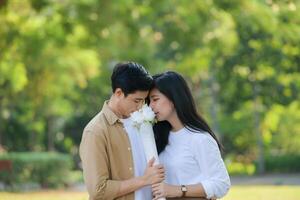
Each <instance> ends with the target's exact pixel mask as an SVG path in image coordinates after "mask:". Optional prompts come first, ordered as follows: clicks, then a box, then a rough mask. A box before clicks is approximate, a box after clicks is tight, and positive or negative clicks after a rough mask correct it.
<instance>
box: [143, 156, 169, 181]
mask: <svg viewBox="0 0 300 200" xmlns="http://www.w3.org/2000/svg"><path fill="white" fill-rule="evenodd" d="M154 161H155V158H152V159H151V160H150V161H149V162H148V164H147V168H146V170H145V172H144V175H143V180H144V181H145V183H146V185H153V184H155V183H160V182H162V181H163V180H164V178H165V170H164V167H163V165H155V166H153V164H154Z"/></svg>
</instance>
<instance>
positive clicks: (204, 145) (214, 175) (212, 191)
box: [152, 136, 230, 199]
mask: <svg viewBox="0 0 300 200" xmlns="http://www.w3.org/2000/svg"><path fill="white" fill-rule="evenodd" d="M199 139H200V140H199ZM193 141H194V142H195V144H193V145H192V146H193V147H194V149H193V152H194V155H195V159H196V160H197V162H198V164H199V166H200V168H201V171H203V174H204V175H205V179H204V180H203V181H202V182H201V183H199V184H195V185H186V187H187V192H186V197H205V198H207V199H211V198H213V199H215V198H221V197H223V196H224V195H225V194H226V193H227V192H228V190H229V188H230V179H229V176H228V173H227V170H226V167H225V164H224V162H223V160H222V157H221V154H220V151H219V149H218V146H217V143H216V142H215V141H214V139H213V138H211V137H210V136H204V137H201V138H196V139H195V140H193ZM152 190H153V194H154V195H155V196H156V197H157V198H159V197H181V196H182V192H181V186H179V185H168V184H165V183H161V184H155V185H153V186H152ZM157 198H155V199H157Z"/></svg>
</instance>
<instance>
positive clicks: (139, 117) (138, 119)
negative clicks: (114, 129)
mask: <svg viewBox="0 0 300 200" xmlns="http://www.w3.org/2000/svg"><path fill="white" fill-rule="evenodd" d="M131 119H132V121H133V122H134V123H137V124H141V123H143V120H144V117H143V113H142V112H139V111H135V112H133V113H132V114H131Z"/></svg>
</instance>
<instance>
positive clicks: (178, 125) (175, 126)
mask: <svg viewBox="0 0 300 200" xmlns="http://www.w3.org/2000/svg"><path fill="white" fill-rule="evenodd" d="M168 122H169V123H170V124H171V126H172V131H174V132H176V131H179V130H180V129H182V128H183V127H184V126H183V124H182V122H181V121H180V119H179V118H178V115H177V113H176V111H175V112H174V113H173V114H172V115H171V117H170V118H169V119H168Z"/></svg>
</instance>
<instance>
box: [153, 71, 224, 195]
mask: <svg viewBox="0 0 300 200" xmlns="http://www.w3.org/2000/svg"><path fill="white" fill-rule="evenodd" d="M153 78H154V87H153V89H151V91H150V93H149V98H150V107H151V108H152V109H153V111H154V112H155V115H156V119H157V120H158V123H156V124H155V126H154V133H155V137H156V143H157V149H158V152H159V159H160V162H161V163H162V164H163V165H164V167H165V177H166V178H165V182H164V183H158V184H155V185H153V186H152V191H153V195H154V196H155V198H154V199H158V198H161V197H166V198H178V197H179V198H180V197H181V198H182V199H189V198H191V197H196V198H197V199H199V198H200V199H201V197H202V198H204V199H216V198H221V197H223V196H224V195H225V194H226V193H227V192H228V190H229V188H230V179H229V175H228V173H227V170H226V167H225V164H224V162H223V160H222V157H221V153H220V149H221V144H220V142H219V141H218V139H217V137H216V136H215V134H214V133H213V131H212V130H211V129H210V128H209V126H208V125H207V123H206V122H205V121H204V119H203V118H202V117H201V116H200V115H199V114H198V113H197V111H196V106H195V103H194V100H193V97H192V95H191V92H190V90H189V88H188V86H187V83H186V81H185V80H184V79H183V77H182V76H181V75H179V74H178V73H176V72H165V73H163V74H158V75H155V76H154V77H153Z"/></svg>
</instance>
